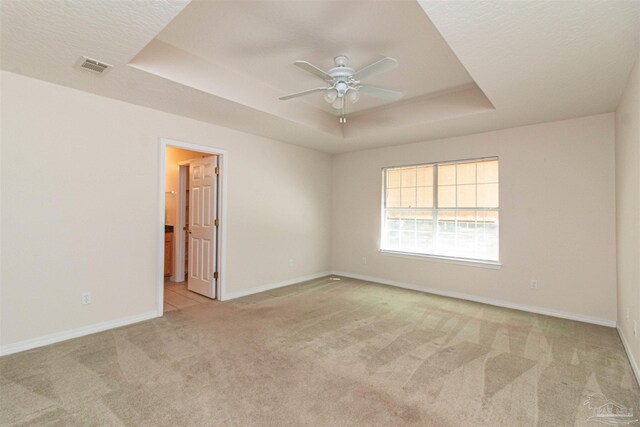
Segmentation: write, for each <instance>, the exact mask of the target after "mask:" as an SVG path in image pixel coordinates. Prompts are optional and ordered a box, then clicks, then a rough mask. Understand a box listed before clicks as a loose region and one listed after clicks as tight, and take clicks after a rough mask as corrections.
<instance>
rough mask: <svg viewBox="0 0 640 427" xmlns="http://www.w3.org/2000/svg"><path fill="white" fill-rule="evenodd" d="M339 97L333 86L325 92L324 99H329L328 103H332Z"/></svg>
mask: <svg viewBox="0 0 640 427" xmlns="http://www.w3.org/2000/svg"><path fill="white" fill-rule="evenodd" d="M337 97H338V91H337V90H335V89H333V88H331V89H329V90H327V91H326V92H325V93H324V100H325V101H327V103H328V104H332V103H333V101H335V100H336V98H337Z"/></svg>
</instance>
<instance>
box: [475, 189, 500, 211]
mask: <svg viewBox="0 0 640 427" xmlns="http://www.w3.org/2000/svg"><path fill="white" fill-rule="evenodd" d="M478 207H479V208H497V207H498V184H478Z"/></svg>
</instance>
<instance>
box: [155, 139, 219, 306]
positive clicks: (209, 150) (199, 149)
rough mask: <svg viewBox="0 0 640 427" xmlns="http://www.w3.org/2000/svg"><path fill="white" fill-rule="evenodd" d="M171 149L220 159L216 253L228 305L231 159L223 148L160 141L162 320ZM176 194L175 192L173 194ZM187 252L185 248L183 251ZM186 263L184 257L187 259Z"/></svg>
mask: <svg viewBox="0 0 640 427" xmlns="http://www.w3.org/2000/svg"><path fill="white" fill-rule="evenodd" d="M167 146H169V147H175V148H182V149H184V150H191V151H196V152H199V153H205V154H213V155H217V156H218V167H219V168H220V174H219V175H218V221H219V223H220V226H219V227H218V228H217V233H218V234H217V241H218V250H217V251H216V256H217V259H216V265H217V266H218V280H217V282H216V299H217V300H220V301H224V299H225V298H224V295H225V293H226V289H227V287H226V272H227V269H226V266H227V257H226V255H227V250H226V249H227V221H226V218H227V179H226V177H227V174H228V172H229V158H228V157H229V156H228V155H227V150H222V149H220V148H214V147H208V146H206V145H197V144H192V143H190V142H184V141H178V140H175V139H169V138H160V150H158V151H159V158H158V162H159V176H158V188H159V191H158V199H159V203H158V206H159V208H158V220H157V227H158V228H157V233H158V241H157V245H156V246H157V251H158V252H157V259H158V266H157V272H158V286H157V312H158V316H162V315H163V313H164V244H163V242H164V225H165V224H164V223H165V208H166V206H165V192H166V191H167V189H166V185H165V184H166V183H165V162H166V153H167ZM172 191H174V190H172ZM175 228H177V227H176V225H174V230H173V231H174V233H176V231H182V230H176V229H175ZM176 240H177V241H182V243H183V245H184V239H176ZM183 250H184V248H183ZM183 262H184V257H183Z"/></svg>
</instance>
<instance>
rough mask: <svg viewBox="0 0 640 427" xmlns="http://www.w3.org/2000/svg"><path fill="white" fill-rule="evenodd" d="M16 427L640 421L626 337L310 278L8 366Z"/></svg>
mask: <svg viewBox="0 0 640 427" xmlns="http://www.w3.org/2000/svg"><path fill="white" fill-rule="evenodd" d="M0 387H1V394H0V399H1V400H0V404H1V405H0V406H1V408H0V409H1V415H0V424H1V425H14V424H16V425H40V424H47V425H61V426H68V425H83V426H84V425H130V426H161V425H164V426H184V425H194V426H205V425H216V426H223V425H244V426H248V425H255V426H304V425H309V426H401V425H423V426H465V427H466V426H474V425H488V426H498V425H503V426H520V425H523V426H524V425H543V426H565V425H576V424H577V425H597V424H595V423H593V422H588V421H587V419H588V418H589V416H591V415H593V409H592V408H593V407H595V403H594V402H596V400H592V401H591V407H590V406H589V405H584V402H585V401H586V400H587V399H588V397H589V395H591V394H594V393H595V394H597V395H599V396H600V397H599V398H598V399H600V400H597V402H604V399H605V398H606V399H611V400H612V401H615V402H617V403H619V404H621V405H624V406H626V407H631V408H633V411H634V414H635V415H636V417H635V418H638V417H637V415H638V414H640V390H639V388H638V385H637V383H636V382H635V379H634V377H633V373H632V371H631V366H630V365H629V361H628V360H627V358H626V356H625V353H624V349H623V347H622V343H621V342H620V339H619V337H618V335H617V332H616V331H615V329H612V328H606V327H600V326H594V325H590V324H586V323H579V322H574V321H569V320H562V319H556V318H552V317H546V316H540V315H535V314H529V313H524V312H520V311H514V310H508V309H502V308H497V307H492V306H487V305H482V304H477V303H471V302H466V301H460V300H455V299H450V298H444V297H438V296H433V295H428V294H422V293H418V292H413V291H408V290H403V289H397V288H393V287H388V286H383V285H376V284H370V283H366V282H363V281H359V280H352V279H342V280H340V281H334V280H330V279H329V278H325V279H318V280H315V281H310V282H305V283H302V284H299V285H294V286H290V287H286V288H281V289H278V290H274V291H270V292H264V293H261V294H257V295H253V296H250V297H245V298H242V299H238V300H233V301H229V302H225V303H220V302H215V301H212V302H208V303H204V304H200V305H197V306H193V307H188V308H185V309H182V310H178V311H172V312H170V313H167V314H166V315H165V317H163V318H160V319H155V320H151V321H147V322H143V323H139V324H136V325H132V326H129V327H125V328H120V329H116V330H112V331H108V332H103V333H99V334H95V335H91V336H87V337H83V338H79V339H75V340H71V341H67V342H64V343H60V344H56V345H52V346H49V347H46V348H40V349H36V350H32V351H28V352H24V353H20V354H16V355H11V356H6V357H3V358H1V359H0Z"/></svg>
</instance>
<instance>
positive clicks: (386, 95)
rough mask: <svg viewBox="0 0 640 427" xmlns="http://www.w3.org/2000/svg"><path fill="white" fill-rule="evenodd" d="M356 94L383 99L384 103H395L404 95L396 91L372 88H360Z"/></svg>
mask: <svg viewBox="0 0 640 427" xmlns="http://www.w3.org/2000/svg"><path fill="white" fill-rule="evenodd" d="M358 92H360V93H364V94H365V95H369V96H373V97H376V98H380V99H384V100H385V101H397V100H398V99H400V98H402V96H403V95H404V93H402V92H398V91H397V90H389V89H382V88H379V87H374V86H360V87H359V88H358Z"/></svg>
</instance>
